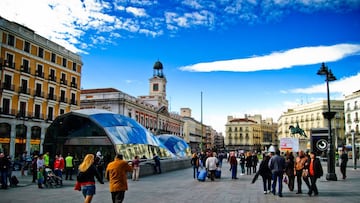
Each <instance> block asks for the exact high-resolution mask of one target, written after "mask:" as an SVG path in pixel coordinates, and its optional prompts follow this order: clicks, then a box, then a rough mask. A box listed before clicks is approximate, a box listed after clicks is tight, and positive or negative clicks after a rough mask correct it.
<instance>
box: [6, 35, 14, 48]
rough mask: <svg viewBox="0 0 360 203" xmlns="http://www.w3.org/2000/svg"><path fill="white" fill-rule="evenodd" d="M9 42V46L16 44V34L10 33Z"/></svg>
mask: <svg viewBox="0 0 360 203" xmlns="http://www.w3.org/2000/svg"><path fill="white" fill-rule="evenodd" d="M7 44H8V45H9V46H12V47H13V46H14V45H15V37H14V35H10V34H9V35H8V41H7Z"/></svg>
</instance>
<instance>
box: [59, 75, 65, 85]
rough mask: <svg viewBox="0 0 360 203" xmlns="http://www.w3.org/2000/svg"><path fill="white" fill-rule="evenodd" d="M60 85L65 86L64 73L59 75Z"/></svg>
mask: <svg viewBox="0 0 360 203" xmlns="http://www.w3.org/2000/svg"><path fill="white" fill-rule="evenodd" d="M60 83H61V84H66V74H65V73H61V79H60Z"/></svg>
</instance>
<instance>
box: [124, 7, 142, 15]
mask: <svg viewBox="0 0 360 203" xmlns="http://www.w3.org/2000/svg"><path fill="white" fill-rule="evenodd" d="M126 11H127V12H128V13H131V14H133V15H134V16H138V17H143V16H147V14H146V11H145V9H143V8H135V7H127V8H126Z"/></svg>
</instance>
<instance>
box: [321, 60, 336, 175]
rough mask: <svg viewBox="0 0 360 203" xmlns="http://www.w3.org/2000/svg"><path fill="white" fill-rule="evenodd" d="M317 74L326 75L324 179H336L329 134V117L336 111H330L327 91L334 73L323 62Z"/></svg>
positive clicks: (333, 155)
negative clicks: (326, 141) (325, 164)
mask: <svg viewBox="0 0 360 203" xmlns="http://www.w3.org/2000/svg"><path fill="white" fill-rule="evenodd" d="M317 74H318V75H325V76H326V80H325V81H326V88H327V112H323V115H324V118H326V119H327V120H328V133H329V135H328V139H329V148H328V153H327V155H328V157H327V172H328V173H327V174H326V180H334V181H336V180H337V177H336V173H335V151H334V139H333V137H332V134H331V119H332V118H334V116H335V114H336V112H331V111H330V92H329V82H331V81H334V80H336V78H335V76H334V74H333V73H332V72H331V70H330V69H328V67H327V66H325V63H322V64H321V67H320V70H319V71H318V72H317Z"/></svg>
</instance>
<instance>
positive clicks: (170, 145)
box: [157, 134, 191, 157]
mask: <svg viewBox="0 0 360 203" xmlns="http://www.w3.org/2000/svg"><path fill="white" fill-rule="evenodd" d="M157 138H158V139H159V140H160V141H161V142H162V143H163V144H164V145H165V147H166V148H167V149H168V150H170V151H171V152H172V153H173V154H175V155H176V156H178V157H189V156H191V148H190V146H189V145H188V144H187V143H186V142H185V140H183V139H181V138H180V137H178V136H175V135H171V134H162V135H158V136H157Z"/></svg>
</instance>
